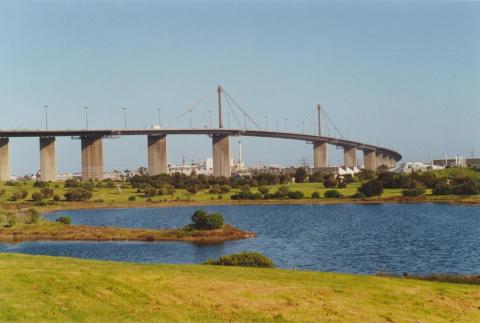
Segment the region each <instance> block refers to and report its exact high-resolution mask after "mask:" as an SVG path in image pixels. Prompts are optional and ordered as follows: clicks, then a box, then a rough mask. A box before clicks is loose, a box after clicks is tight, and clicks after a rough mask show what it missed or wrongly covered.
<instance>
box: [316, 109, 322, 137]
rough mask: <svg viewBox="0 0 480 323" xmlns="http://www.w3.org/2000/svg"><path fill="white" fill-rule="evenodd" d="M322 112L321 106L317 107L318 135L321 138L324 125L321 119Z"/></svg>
mask: <svg viewBox="0 0 480 323" xmlns="http://www.w3.org/2000/svg"><path fill="white" fill-rule="evenodd" d="M320 111H321V108H320V104H319V105H317V118H318V121H317V122H318V135H319V136H321V135H322V124H321V123H320V121H321V119H320Z"/></svg>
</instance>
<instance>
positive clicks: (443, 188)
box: [432, 180, 453, 195]
mask: <svg viewBox="0 0 480 323" xmlns="http://www.w3.org/2000/svg"><path fill="white" fill-rule="evenodd" d="M452 193H453V191H452V186H451V185H450V184H449V183H447V181H444V180H442V181H439V182H437V183H436V184H435V185H434V186H433V189H432V194H433V195H450V194H452Z"/></svg>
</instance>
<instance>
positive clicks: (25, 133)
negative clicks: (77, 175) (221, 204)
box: [0, 128, 402, 161]
mask: <svg viewBox="0 0 480 323" xmlns="http://www.w3.org/2000/svg"><path fill="white" fill-rule="evenodd" d="M139 135H209V136H215V135H230V136H246V137H264V138H279V139H291V140H302V141H308V142H327V143H328V144H331V145H336V146H340V147H355V148H357V149H360V150H367V151H368V150H369V151H379V152H382V153H385V154H388V155H390V156H392V157H393V158H394V159H395V160H397V161H399V160H401V159H402V155H401V154H400V153H398V152H396V151H394V150H391V149H389V148H385V147H381V146H375V145H370V144H365V143H362V142H358V141H353V140H347V139H343V138H333V137H325V136H316V135H309V134H300V133H293V132H278V131H264V130H244V129H225V128H222V129H209V128H193V129H190V128H189V129H168V128H164V129H61V130H40V129H21V130H0V138H1V137H82V136H105V137H109V136H139Z"/></svg>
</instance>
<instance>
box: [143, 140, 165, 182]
mask: <svg viewBox="0 0 480 323" xmlns="http://www.w3.org/2000/svg"><path fill="white" fill-rule="evenodd" d="M167 173H168V162H167V136H166V135H159V136H154V135H150V136H148V175H150V176H154V175H160V174H167Z"/></svg>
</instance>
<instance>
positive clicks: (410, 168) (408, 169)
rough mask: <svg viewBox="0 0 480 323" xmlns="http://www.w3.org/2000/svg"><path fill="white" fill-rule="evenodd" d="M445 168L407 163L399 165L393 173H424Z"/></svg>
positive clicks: (419, 163)
mask: <svg viewBox="0 0 480 323" xmlns="http://www.w3.org/2000/svg"><path fill="white" fill-rule="evenodd" d="M443 168H445V167H443V166H437V165H427V164H424V163H422V162H405V163H401V164H399V165H398V166H397V167H396V168H395V169H394V170H393V171H394V172H396V173H412V172H424V171H428V170H436V169H443Z"/></svg>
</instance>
